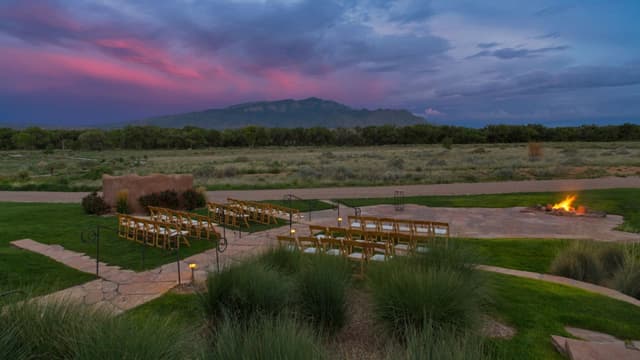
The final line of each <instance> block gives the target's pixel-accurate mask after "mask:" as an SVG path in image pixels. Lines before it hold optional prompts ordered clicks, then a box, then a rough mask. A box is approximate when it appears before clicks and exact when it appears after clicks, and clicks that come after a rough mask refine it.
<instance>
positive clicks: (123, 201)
mask: <svg viewBox="0 0 640 360" xmlns="http://www.w3.org/2000/svg"><path fill="white" fill-rule="evenodd" d="M116 209H117V211H118V213H120V214H128V213H129V212H130V211H129V190H127V189H122V190H120V191H118V195H117V200H116Z"/></svg>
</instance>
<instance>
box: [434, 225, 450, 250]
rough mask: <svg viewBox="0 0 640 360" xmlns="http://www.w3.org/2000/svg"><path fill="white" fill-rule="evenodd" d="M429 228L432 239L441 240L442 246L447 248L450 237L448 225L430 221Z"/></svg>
mask: <svg viewBox="0 0 640 360" xmlns="http://www.w3.org/2000/svg"><path fill="white" fill-rule="evenodd" d="M431 226H432V230H433V237H434V238H435V239H436V240H440V239H443V240H444V245H445V246H448V245H449V236H450V232H449V223H445V222H436V221H432V222H431Z"/></svg>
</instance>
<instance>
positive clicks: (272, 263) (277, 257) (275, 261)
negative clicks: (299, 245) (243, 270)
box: [257, 246, 306, 275]
mask: <svg viewBox="0 0 640 360" xmlns="http://www.w3.org/2000/svg"><path fill="white" fill-rule="evenodd" d="M305 260H306V259H305V256H304V254H302V253H300V251H297V250H294V249H289V248H287V247H286V246H278V247H274V248H270V249H269V250H267V251H266V252H265V253H264V254H262V255H261V256H260V257H259V258H258V260H257V261H258V262H260V263H262V264H263V265H264V266H266V267H267V268H271V269H275V270H276V271H278V272H281V273H283V274H287V275H290V274H294V273H297V272H299V271H300V269H301V268H302V266H303V262H304V261H305Z"/></svg>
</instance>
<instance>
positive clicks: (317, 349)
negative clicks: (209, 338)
mask: <svg viewBox="0 0 640 360" xmlns="http://www.w3.org/2000/svg"><path fill="white" fill-rule="evenodd" d="M213 339H214V343H213V346H212V349H211V351H208V352H207V358H209V359H216V360H235V359H264V360H268V359H310V360H317V359H327V358H328V357H327V356H326V354H325V353H324V351H323V349H322V345H321V341H320V339H319V338H318V337H317V335H315V334H314V333H313V331H311V329H309V328H308V327H306V326H303V325H302V324H299V323H297V322H296V321H295V320H293V319H290V318H286V317H281V316H279V317H275V318H272V317H266V316H259V317H256V318H254V319H252V320H250V321H249V323H248V324H245V323H243V322H242V321H233V319H227V320H226V321H224V322H223V324H222V325H221V326H220V327H219V328H218V329H217V331H216V332H215V334H214V336H213Z"/></svg>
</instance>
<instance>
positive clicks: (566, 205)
mask: <svg viewBox="0 0 640 360" xmlns="http://www.w3.org/2000/svg"><path fill="white" fill-rule="evenodd" d="M575 200H576V196H575V195H569V196H567V197H566V198H565V199H564V200H562V201H561V202H559V203H557V204H554V205H553V207H552V209H553V210H560V209H562V210H564V211H574V210H575V209H574V208H573V206H572V205H573V202H574V201H575Z"/></svg>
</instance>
